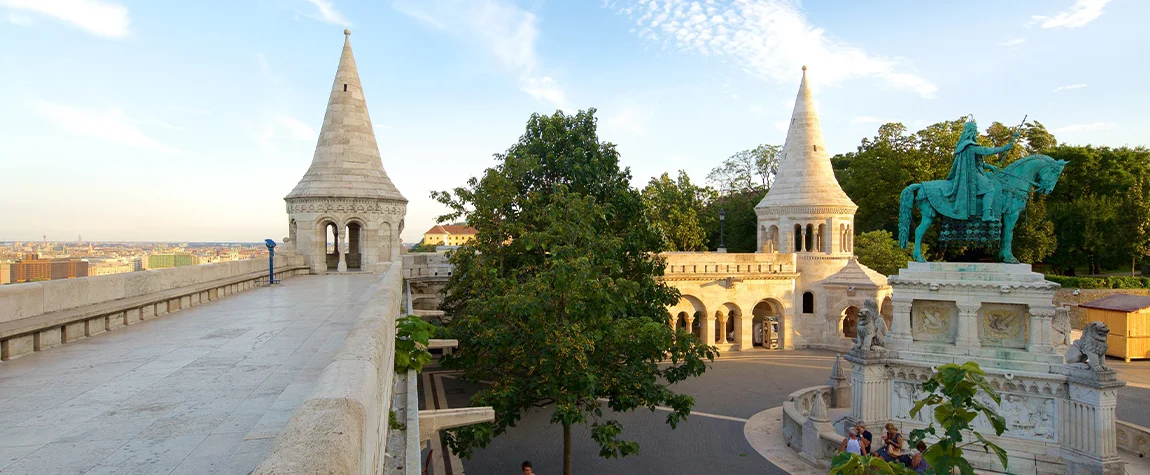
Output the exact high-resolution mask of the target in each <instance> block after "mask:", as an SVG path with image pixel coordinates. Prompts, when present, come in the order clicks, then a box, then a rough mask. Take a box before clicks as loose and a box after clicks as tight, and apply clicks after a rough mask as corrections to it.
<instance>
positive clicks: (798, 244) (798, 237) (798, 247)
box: [794, 224, 803, 252]
mask: <svg viewBox="0 0 1150 475" xmlns="http://www.w3.org/2000/svg"><path fill="white" fill-rule="evenodd" d="M794 241H795V247H794V252H799V251H802V250H803V225H801V224H796V225H795V239H794Z"/></svg>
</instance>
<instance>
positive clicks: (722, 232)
mask: <svg viewBox="0 0 1150 475" xmlns="http://www.w3.org/2000/svg"><path fill="white" fill-rule="evenodd" d="M726 223H727V210H726V208H722V207H720V208H719V249H718V251H719V252H727V239H726V229H725V228H726Z"/></svg>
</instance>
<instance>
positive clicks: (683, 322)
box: [675, 312, 687, 333]
mask: <svg viewBox="0 0 1150 475" xmlns="http://www.w3.org/2000/svg"><path fill="white" fill-rule="evenodd" d="M680 331H684V332H685V331H687V312H679V314H678V315H676V316H675V333H679V332H680Z"/></svg>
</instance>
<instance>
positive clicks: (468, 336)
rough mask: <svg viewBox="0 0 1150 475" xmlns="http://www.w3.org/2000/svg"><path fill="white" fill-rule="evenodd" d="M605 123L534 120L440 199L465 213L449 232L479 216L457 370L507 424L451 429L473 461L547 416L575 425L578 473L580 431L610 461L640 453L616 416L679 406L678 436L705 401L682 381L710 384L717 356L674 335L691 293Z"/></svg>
mask: <svg viewBox="0 0 1150 475" xmlns="http://www.w3.org/2000/svg"><path fill="white" fill-rule="evenodd" d="M594 113H595V110H594V109H591V110H588V111H580V112H579V113H578V114H575V115H565V114H563V113H562V112H556V113H555V114H554V115H550V116H546V115H532V116H531V119H530V120H529V121H528V123H527V130H526V131H525V133H524V134H523V135H522V136H521V137H520V138H519V141H518V142H517V143H515V144H514V145H512V146H511V148H509V149H508V150H507V152H506V153H504V154H499V155H496V159H497V162H498V163H497V164H496V165H495V166H494V167H492V168H489V169H487V170H486V171H485V172H484V173H483V174H482V175H481V176H480V177H473V178H471V179H469V180H468V181H467V184H466V186H463V187H458V188H455V189H454V190H453V191H451V192H439V193H433V196H434V197H435V198H436V199H438V200H439V201H440V202H441V203H443V204H444V205H446V206H447V207H448V208H449V209H450V210H451V212H450V213H449V214H447V215H445V216H443V217H441V218H440V221H441V222H442V221H450V220H454V219H458V218H460V217H465V218H466V221H467V224H468V225H469V226H471V227H473V228H475V230H476V236H475V239H474V240H473V241H471V242H468V243H466V244H464V245H463V246H461V247H460V248H459V249H458V250H456V251H455V252H453V253H452V255H451V261H452V263H453V264H454V266H455V270H454V272H453V273H452V275H451V278H450V281H449V283H448V286H447V289H446V294H447V297H446V299H445V300H444V302H443V308H444V309H445V310H447V313H448V314H450V315H452V316H453V317H452V319H451V320H450V321H448V322H447V323H446V324H445V326H444V329H445V331H446V332H447V334H448V337H449V338H456V339H458V340H459V350H458V351H456V352H455V353H454V354H453V355H451V356H448V357H446V358H445V359H444V362H443V364H444V365H445V366H446V367H449V368H457V369H460V370H462V371H463V373H462V375H461V377H462V379H463V380H465V381H468V382H472V383H478V382H480V381H483V382H484V383H485V386H484V388H483V389H482V390H480V391H479V392H478V393H476V394H475V395H474V396H473V397H472V399H471V404H473V405H476V406H492V407H494V409H495V422H494V423H490V424H479V425H474V426H466V427H460V428H456V429H451V430H449V431H448V432H447V436H446V437H447V441H448V443H449V445H450V446H451V448H452V450H453V451H454V452H456V453H458V454H460V455H461V456H464V457H469V456H470V455H471V453H472V450H473V449H474V448H476V447H484V446H486V445H487V444H488V443H489V442H490V441H491V439H492V438H493V437H495V436H497V435H499V434H502V433H503V432H505V431H506V430H507V429H508V428H509V427H512V426H514V425H515V424H516V422H517V421H518V420H519V419H520V418H521V417H522V415H523V413H524V411H527V410H529V409H531V408H534V407H545V408H546V409H544V410H549V411H551V423H553V424H561V425H562V426H563V433H564V444H563V445H564V473H567V474H569V473H571V450H572V446H571V426H572V425H575V424H585V423H588V422H590V423H591V436H592V438H593V439H594V440H595V442H596V443H597V444H598V446H599V448H600V452H599V454H600V455H601V456H604V457H617V456H626V455H629V454H634V453H637V452H638V450H639V445H638V444H637V443H635V442H633V441H628V440H625V439H623V438H622V436H621V433H622V429H623V426H622V424H621V423H620V422H619V421H617V420H613V419H611V418H610V413H608V412H606V411H604V410H603V409H604V406H606V407H607V408H609V409H610V410H611V411H615V412H623V411H630V410H633V409H636V408H638V407H647V408H650V409H652V410H653V409H654V408H655V407H656V406H668V407H670V408H671V409H672V410H671V412H670V413H669V414H668V415H667V419H666V420H667V423H668V424H670V425H671V426H672V427H674V426H675V425H676V424H677V423H679V422H681V421H682V420H684V419H685V418H686V417H687V415H688V414H689V413H690V410H691V407H692V405H693V404H694V399H693V398H691V397H690V396H687V395H682V394H677V393H675V392H674V391H672V390H671V389H670V388H669V387H668V385H670V384H673V383H676V382H678V381H682V380H684V379H686V378H688V377H692V376H697V375H700V374H702V373H703V372H704V371H705V369H706V361H708V360H713V359H714V357H715V356H716V350H715V349H714V347H711V346H708V345H705V344H703V343H701V342H699V341H698V340H697V339H695V338H694V337H693V336H691V335H689V334H687V333H682V332H680V333H678V334H675V332H674V330H672V328H671V326H670V321H669V314H668V313H667V310H666V307H667V306H669V305H673V304H675V303H677V302H678V300H679V294H678V291H676V290H675V289H674V288H671V287H668V286H667V285H666V284H664V283H662V282H661V281H660V280H659V277H661V276H662V274H663V269H664V266H665V264H664V262H663V261H662V260H661V259H660V258H659V257H658V255H657V254H655V253H654V251H658V250H660V249H661V248H662V247H663V246H664V242H663V236H662V234H661V233H660V232H659V230H658V228H656V227H655V226H654V225H653V224H652V223H651V222H650V221H649V220H648V219H647V212H646V209H645V205H644V202H643V199H642V197H641V194H640V193H639V191H638V190H636V189H634V188H631V187H630V185H629V179H630V172H629V171H628V170H626V169H620V168H619V153H618V152H617V151H616V149H615V146H614V145H613V144H610V143H606V142H600V141H599V139H598V136H597V134H596V120H595V117H594Z"/></svg>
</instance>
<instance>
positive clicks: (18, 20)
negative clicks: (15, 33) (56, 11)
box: [8, 12, 32, 26]
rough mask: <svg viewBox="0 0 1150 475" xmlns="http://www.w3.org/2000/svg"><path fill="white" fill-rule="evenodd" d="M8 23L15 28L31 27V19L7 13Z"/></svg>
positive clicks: (14, 13)
mask: <svg viewBox="0 0 1150 475" xmlns="http://www.w3.org/2000/svg"><path fill="white" fill-rule="evenodd" d="M8 22H9V23H12V24H13V25H16V26H32V17H29V16H24V15H19V14H17V13H16V12H8Z"/></svg>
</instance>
